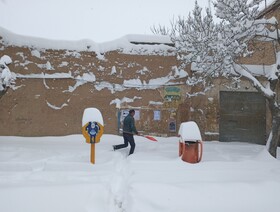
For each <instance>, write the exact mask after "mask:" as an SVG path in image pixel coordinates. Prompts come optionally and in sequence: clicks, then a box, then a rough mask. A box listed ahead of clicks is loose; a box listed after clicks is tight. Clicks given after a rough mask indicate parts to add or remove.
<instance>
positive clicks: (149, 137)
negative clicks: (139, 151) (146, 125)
mask: <svg viewBox="0 0 280 212" xmlns="http://www.w3.org/2000/svg"><path fill="white" fill-rule="evenodd" d="M124 133H128V134H132V135H136V134H134V133H131V132H124ZM139 136H142V137H144V138H147V139H149V140H151V141H155V142H156V141H157V139H155V138H154V137H153V136H150V135H140V134H139Z"/></svg>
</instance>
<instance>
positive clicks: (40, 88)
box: [0, 44, 186, 136]
mask: <svg viewBox="0 0 280 212" xmlns="http://www.w3.org/2000/svg"><path fill="white" fill-rule="evenodd" d="M0 49H1V50H0V54H1V55H4V54H6V55H9V56H10V57H11V58H12V60H13V63H12V64H11V65H10V66H9V68H10V70H11V71H13V72H14V73H16V74H18V76H17V80H16V85H15V87H14V88H13V89H9V90H8V92H7V93H6V94H5V95H4V96H3V97H2V98H1V101H0V114H1V116H0V125H1V126H0V135H16V136H17V135H18V136H50V135H66V134H76V133H81V121H82V115H83V111H84V109H85V108H88V107H96V108H98V109H99V110H100V111H101V112H102V114H103V118H104V123H105V133H109V134H110V133H112V134H116V133H118V127H119V126H118V112H119V111H120V110H122V109H127V108H135V109H139V110H140V113H141V118H140V120H139V121H137V123H136V124H137V128H138V129H139V130H142V131H145V132H147V133H149V132H154V133H155V134H158V135H176V132H173V133H172V132H169V131H168V120H169V119H170V118H171V119H175V120H177V119H178V121H180V120H181V119H182V118H181V117H184V116H186V114H184V113H183V112H182V111H185V110H186V109H184V108H183V109H181V110H180V111H179V110H178V107H179V105H180V104H181V102H182V101H184V96H185V95H184V94H183V93H185V92H186V88H184V86H183V85H181V84H185V81H186V79H185V78H183V79H182V78H177V79H176V73H175V72H176V70H175V69H174V67H178V66H179V64H178V61H177V60H176V57H175V56H172V55H171V56H157V55H130V54H123V53H120V52H117V51H113V52H107V53H105V54H103V55H102V56H101V58H100V55H99V56H97V54H96V53H94V52H91V51H83V52H78V51H69V50H49V49H47V50H46V49H43V50H38V49H36V48H28V47H16V46H4V45H3V44H0ZM84 74H93V75H94V77H95V79H96V80H95V81H93V82H86V83H85V82H84V81H83V80H79V79H80V78H81V77H83V75H84ZM169 75H174V80H171V81H173V82H174V83H177V84H178V87H180V88H181V90H182V91H181V95H182V99H181V100H180V101H177V102H175V103H174V101H173V102H166V100H164V95H165V94H164V87H162V86H159V87H158V88H156V89H155V88H153V87H151V88H148V87H145V86H143V87H141V86H140V87H139V86H138V87H134V86H135V85H136V84H135V85H134V83H133V81H131V82H130V83H127V84H126V86H124V81H125V80H131V79H138V80H141V82H146V83H148V82H149V80H151V79H160V78H164V77H166V76H169ZM91 77H92V75H91ZM83 83H84V84H83ZM130 86H131V87H130ZM123 98H129V99H130V100H131V101H132V102H123V103H122V104H121V105H120V108H116V103H113V101H116V100H122V99H123ZM151 101H152V102H151ZM154 110H161V120H160V121H154V120H153V118H154V117H153V115H154V114H153V111H154ZM177 112H178V113H180V116H178V115H177ZM177 124H178V126H179V123H177Z"/></svg>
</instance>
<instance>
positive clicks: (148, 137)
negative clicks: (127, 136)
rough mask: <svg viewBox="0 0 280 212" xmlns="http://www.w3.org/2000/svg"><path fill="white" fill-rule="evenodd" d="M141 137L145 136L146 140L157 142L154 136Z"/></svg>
mask: <svg viewBox="0 0 280 212" xmlns="http://www.w3.org/2000/svg"><path fill="white" fill-rule="evenodd" d="M140 136H143V137H145V138H147V139H149V140H151V141H155V142H156V141H157V139H155V138H154V137H152V136H150V135H140Z"/></svg>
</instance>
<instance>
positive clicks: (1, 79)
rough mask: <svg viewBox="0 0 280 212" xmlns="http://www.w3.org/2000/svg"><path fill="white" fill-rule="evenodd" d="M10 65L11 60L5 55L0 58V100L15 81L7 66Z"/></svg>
mask: <svg viewBox="0 0 280 212" xmlns="http://www.w3.org/2000/svg"><path fill="white" fill-rule="evenodd" d="M11 63H12V59H11V58H10V57H9V56H7V55H4V56H2V57H1V58H0V98H1V97H2V96H3V95H4V94H5V92H6V91H7V90H8V88H9V87H10V86H11V85H12V84H13V83H14V80H15V76H14V75H13V74H12V73H11V71H10V69H9V68H8V65H10V64H11Z"/></svg>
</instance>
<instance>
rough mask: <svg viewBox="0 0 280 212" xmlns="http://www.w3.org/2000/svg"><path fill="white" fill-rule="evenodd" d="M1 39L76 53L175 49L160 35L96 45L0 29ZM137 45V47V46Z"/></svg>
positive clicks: (11, 42)
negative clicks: (31, 35) (25, 34)
mask: <svg viewBox="0 0 280 212" xmlns="http://www.w3.org/2000/svg"><path fill="white" fill-rule="evenodd" d="M0 37H2V40H0V42H2V43H3V44H5V45H14V46H19V47H23V46H27V47H31V48H36V49H54V50H60V49H67V50H76V51H94V52H97V53H104V52H108V51H115V50H121V51H122V52H124V53H127V52H130V53H131V52H132V51H135V52H137V51H144V52H146V54H149V53H151V52H155V51H157V52H159V51H163V52H168V51H170V50H172V49H173V47H171V46H172V45H171V44H172V42H171V40H170V38H169V37H168V36H160V35H126V36H123V37H121V38H119V39H116V40H114V41H110V42H104V43H96V42H94V41H92V40H89V39H84V40H77V41H69V40H51V39H45V38H39V37H30V36H24V35H18V34H16V33H13V32H10V31H8V30H6V29H4V28H2V27H0ZM135 44H137V45H135Z"/></svg>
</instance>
